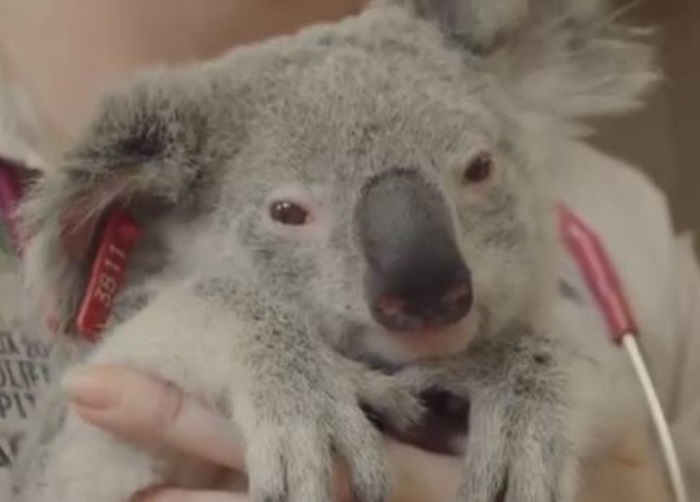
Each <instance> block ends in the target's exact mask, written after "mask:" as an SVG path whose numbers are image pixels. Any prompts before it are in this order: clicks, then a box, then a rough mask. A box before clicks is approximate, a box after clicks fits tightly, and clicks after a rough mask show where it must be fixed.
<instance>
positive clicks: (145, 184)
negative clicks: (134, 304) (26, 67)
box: [24, 1, 649, 360]
mask: <svg viewBox="0 0 700 502" xmlns="http://www.w3.org/2000/svg"><path fill="white" fill-rule="evenodd" d="M388 3H392V2H388ZM394 3H401V2H394ZM409 3H410V2H409ZM428 4H430V5H433V3H426V5H428ZM443 4H444V6H445V7H446V9H445V10H444V12H443V11H439V12H436V13H434V15H430V14H429V15H428V16H427V18H430V19H432V18H437V19H442V18H443V17H444V18H445V19H442V21H443V23H444V24H445V26H443V25H441V24H440V23H439V22H436V21H430V22H429V21H426V20H424V19H421V18H419V17H418V16H417V15H416V14H415V13H413V12H411V11H409V9H407V8H401V7H391V6H383V7H377V8H372V9H369V10H368V11H367V12H365V13H364V14H362V15H361V16H358V17H357V18H353V19H349V20H347V21H345V22H343V23H341V24H338V25H333V26H326V27H317V28H313V29H310V30H307V31H305V32H302V33H300V34H298V35H295V36H293V37H290V38H286V39H281V40H277V41H273V42H270V43H267V44H263V45H261V46H256V47H249V48H245V49H241V50H236V51H234V52H233V53H232V54H230V55H229V56H227V57H225V58H223V59H221V60H218V61H215V62H212V63H210V64H206V65H200V66H197V67H194V68H189V69H184V70H181V71H177V72H175V71H173V72H168V73H162V74H154V75H150V76H146V77H144V79H143V81H141V82H138V83H136V84H135V85H134V86H133V88H131V89H130V90H127V91H126V92H125V93H123V94H121V95H116V96H115V97H113V98H112V99H110V100H108V101H106V102H105V105H104V107H103V111H102V114H101V115H100V117H98V119H97V120H96V122H95V124H94V125H93V127H92V128H91V129H90V130H89V131H88V135H87V136H86V138H85V139H84V141H83V142H82V143H81V144H79V145H78V146H77V147H76V148H75V149H74V150H73V152H72V154H71V155H70V156H69V157H68V161H67V166H66V168H65V169H64V170H63V171H61V172H60V173H59V174H57V175H56V176H52V177H49V178H47V180H45V182H44V183H43V184H41V185H40V186H39V188H38V189H37V191H36V195H35V196H34V197H33V198H32V200H31V201H30V203H29V204H27V205H26V207H25V211H24V214H25V216H27V221H28V225H27V228H28V229H29V232H30V233H33V234H34V237H33V238H32V239H31V241H30V243H29V245H28V248H27V260H26V261H27V272H28V273H27V276H28V278H29V280H28V282H29V283H30V285H33V286H32V287H33V289H34V292H33V296H34V297H40V296H41V294H42V293H43V292H44V291H45V290H47V289H48V290H49V291H50V292H51V295H52V297H53V298H54V299H55V300H56V301H57V302H58V305H53V306H52V307H53V310H54V311H55V312H58V315H57V317H58V318H59V321H60V323H61V325H64V326H68V325H69V324H70V320H71V316H72V315H73V314H74V312H75V310H76V307H77V305H78V303H79V301H80V295H81V294H82V291H83V290H84V284H85V278H86V274H87V267H88V266H87V265H85V260H81V259H79V258H78V259H76V257H75V256H70V255H69V253H67V252H65V251H64V248H65V246H63V243H62V241H63V240H64V235H65V233H66V232H65V230H66V229H65V227H66V221H74V220H75V218H73V219H72V220H71V217H69V216H70V215H76V214H78V215H79V218H78V219H79V220H80V221H82V222H83V227H86V226H88V227H96V224H95V223H96V221H98V220H99V218H98V217H100V216H101V215H103V214H104V212H105V210H106V209H107V208H109V207H112V206H114V205H126V206H128V207H130V208H131V209H132V210H133V211H134V212H135V213H136V214H137V216H139V217H140V218H141V220H142V223H143V225H144V228H145V231H146V232H145V234H146V236H147V238H146V239H145V240H144V242H143V243H142V246H141V247H142V249H141V251H142V252H141V253H140V254H146V255H147V254H148V251H149V250H154V249H156V251H154V252H152V253H151V255H156V258H155V259H154V258H153V256H151V259H150V261H149V260H146V259H143V257H142V256H138V257H134V260H133V261H134V263H133V264H132V270H135V272H133V273H132V282H131V283H130V284H129V285H128V286H127V288H126V291H125V296H126V297H128V296H129V295H128V292H129V291H130V290H132V291H133V290H134V289H135V286H134V282H133V279H134V277H136V279H138V281H136V282H139V283H140V284H143V283H148V282H149V281H150V282H151V283H153V284H162V283H156V282H155V281H151V279H156V278H162V277H163V275H166V276H169V277H176V278H177V279H183V278H185V279H186V278H197V277H216V278H217V280H224V281H231V282H232V283H235V282H236V281H248V280H253V282H254V284H255V287H259V288H262V289H264V290H265V291H266V292H268V293H269V294H270V295H273V296H275V297H276V298H277V299H279V300H281V301H284V302H289V303H290V304H291V305H293V306H296V307H297V308H298V311H299V312H304V313H308V314H309V315H308V317H309V318H310V319H313V320H315V321H317V322H318V323H319V326H320V328H321V331H322V332H323V333H325V334H326V335H327V336H328V337H329V338H330V339H331V340H332V341H333V342H334V343H336V344H339V345H341V346H344V347H345V348H346V349H347V350H351V351H352V350H354V351H360V352H369V353H372V354H375V355H379V356H381V357H383V358H385V359H394V360H407V359H411V358H415V357H421V356H426V355H435V354H438V353H443V352H449V351H455V350H459V349H461V348H462V347H463V346H464V345H465V344H466V342H467V341H468V339H469V338H470V337H474V336H488V334H489V333H490V332H492V331H494V330H497V329H499V328H501V327H503V326H504V325H506V324H507V323H509V322H511V321H513V320H514V319H516V318H517V317H518V316H519V315H522V314H523V312H528V315H534V314H533V313H534V312H535V310H536V307H537V306H539V305H540V304H541V301H540V300H541V296H542V295H543V294H547V293H548V292H549V289H548V285H549V284H550V283H551V282H552V281H551V280H550V279H551V274H552V272H551V271H550V270H548V268H552V267H549V264H550V263H551V259H550V254H549V250H550V232H549V229H550V221H549V215H550V213H551V207H550V205H549V201H548V199H547V194H546V193H544V190H543V188H544V187H546V186H547V183H546V180H545V179H544V178H546V176H547V173H548V171H547V167H546V166H545V164H546V162H545V161H544V159H545V158H546V154H545V153H544V152H546V151H547V147H548V144H547V143H548V141H549V138H547V137H543V135H542V134H539V135H538V134H533V133H532V131H533V129H532V128H531V127H532V126H531V124H532V123H537V124H542V123H543V122H547V121H546V120H545V121H542V120H541V116H544V115H550V114H554V111H553V109H554V108H556V109H557V113H560V114H561V116H562V117H561V119H562V123H563V122H564V121H566V120H569V119H575V118H577V117H578V116H579V115H581V114H584V113H585V112H587V111H588V110H589V109H596V110H608V109H609V110H615V109H619V108H622V107H624V106H628V105H629V104H630V102H632V101H633V98H634V96H635V93H636V92H637V91H638V90H639V89H640V88H643V87H644V85H645V84H646V83H647V82H648V81H649V79H648V78H647V77H648V74H647V73H645V71H646V66H645V64H644V63H645V62H646V61H647V59H645V57H644V56H645V54H646V53H645V52H643V51H641V50H640V49H639V48H637V47H636V46H635V45H634V44H631V43H630V44H628V43H627V42H620V41H618V40H613V41H612V43H609V42H610V41H609V40H606V39H604V38H601V39H596V38H595V37H593V36H591V35H590V33H592V31H590V30H589V31H586V30H583V31H582V32H576V31H575V30H576V29H578V28H577V27H580V26H584V27H585V26H586V25H585V23H582V22H569V23H561V24H552V25H547V26H553V28H551V29H552V30H559V31H557V32H556V33H555V34H554V35H553V36H552V37H551V40H552V41H553V42H552V43H551V44H550V42H549V40H550V39H548V38H546V37H542V31H541V30H542V27H541V26H540V27H536V29H534V30H532V36H531V37H530V38H528V31H527V29H524V27H521V28H519V29H518V30H517V33H520V34H521V35H522V34H525V35H522V36H523V37H524V39H523V40H524V41H523V42H522V43H521V41H520V40H518V39H517V36H516V35H515V34H514V35H512V36H513V37H514V40H515V42H513V43H512V44H511V46H510V49H509V50H510V53H509V52H507V51H506V52H505V53H506V54H512V59H511V60H510V66H509V65H508V64H504V59H503V58H504V57H505V56H503V54H504V51H503V50H500V49H499V50H495V51H494V55H493V56H491V55H489V53H488V51H487V50H486V49H485V47H487V46H484V45H483V44H482V45H479V47H480V49H479V51H470V50H469V47H468V43H469V39H470V37H469V36H466V37H465V36H463V35H464V34H467V35H468V34H469V33H472V34H473V33H477V32H478V30H476V31H473V32H470V31H469V26H461V25H460V24H458V25H455V26H452V24H453V23H467V24H468V23H469V22H470V19H471V17H470V16H466V17H464V19H463V18H461V17H460V18H459V19H452V18H451V17H450V16H449V15H447V13H449V12H451V11H450V10H449V9H447V6H449V5H450V2H447V1H446V2H442V3H441V2H435V5H436V6H439V5H443ZM486 5H487V4H486V3H485V4H484V6H486ZM426 8H427V7H426ZM484 8H485V9H486V7H484ZM443 14H444V15H443ZM508 26H510V25H508ZM440 27H442V28H443V30H442V31H441V30H440ZM567 30H573V31H574V32H572V33H568V32H567ZM452 31H454V34H453V36H452V39H451V41H450V40H449V39H450V37H449V36H446V35H447V34H448V33H451V32H452ZM514 33H516V32H514ZM582 33H583V34H584V35H585V36H591V37H592V38H591V41H590V43H589V44H588V45H586V40H585V39H584V38H582ZM518 36H520V35H518ZM486 39H489V37H486V38H485V39H484V40H486ZM490 39H493V40H496V39H498V37H491V38H490ZM543 41H544V42H543ZM465 44H467V45H465ZM528 44H529V45H528ZM538 44H541V46H540V45H538ZM557 44H559V45H557ZM520 45H523V48H522V51H521V47H520ZM533 47H534V48H535V49H533ZM537 48H539V49H541V50H539V49H537ZM572 50H575V52H571V53H568V52H567V51H572ZM616 51H617V52H616ZM484 54H485V55H484ZM610 55H612V56H613V57H612V58H609V57H608V56H610ZM563 56H567V57H563ZM579 56H580V57H579ZM548 57H551V58H552V61H554V63H552V61H549V60H548V59H547V58H548ZM528 58H530V59H528ZM533 58H534V59H533ZM538 58H539V59H538ZM606 58H607V59H606ZM505 61H508V60H507V59H506V60H505ZM547 63H550V64H555V66H553V68H554V69H553V70H550V69H548V68H546V67H545V66H543V65H546V64H547ZM563 63H566V65H568V66H566V65H563ZM627 63H629V65H628V66H629V68H626V67H624V64H627ZM528 64H529V65H530V66H531V67H532V68H530V69H529V70H526V69H523V68H524V67H527V65H528ZM557 65H558V66H557ZM504 68H505V69H504ZM542 68H545V70H547V71H540V70H542ZM611 68H613V69H614V70H615V71H613V72H611V71H610V70H611ZM625 72H627V73H625ZM627 75H631V76H627ZM626 76H627V77H626ZM606 86H607V87H606ZM589 89H590V91H588V93H587V92H586V91H587V90H589ZM538 100H539V101H538ZM538 103H539V104H538ZM533 108H537V109H536V111H535V112H534V113H533ZM526 109H527V110H526ZM532 115H535V116H537V117H538V120H537V121H530V120H524V119H523V117H526V116H532ZM538 127H540V125H538ZM154 208H157V209H158V212H157V216H156V215H155V214H156V213H154V211H153V210H154ZM173 229H174V230H176V231H174V232H172V231H171V230H173ZM77 233H78V234H81V235H83V234H85V233H86V232H77ZM154 243H158V247H157V248H156V246H155V245H154ZM88 265H89V262H88ZM159 287H162V286H159ZM155 294H158V290H157V289H156V291H155ZM147 303H148V302H147V301H146V306H145V307H144V308H149V307H148V304H147ZM164 315H167V314H164Z"/></svg>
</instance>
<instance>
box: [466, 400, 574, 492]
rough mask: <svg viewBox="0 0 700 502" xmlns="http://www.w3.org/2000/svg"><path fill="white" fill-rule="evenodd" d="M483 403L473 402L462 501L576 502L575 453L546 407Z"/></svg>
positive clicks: (563, 431)
mask: <svg viewBox="0 0 700 502" xmlns="http://www.w3.org/2000/svg"><path fill="white" fill-rule="evenodd" d="M480 404H481V406H483V403H475V404H473V406H472V411H471V417H470V418H471V423H470V430H469V434H470V438H469V440H468V442H467V455H466V457H465V466H464V471H463V475H462V478H461V484H460V489H459V497H458V500H459V501H464V502H467V501H468V502H573V501H574V500H575V480H576V472H577V469H576V456H575V455H574V453H573V448H572V447H571V444H570V441H569V438H568V436H567V434H566V433H565V430H564V429H563V428H562V427H560V426H559V424H556V423H552V422H551V421H550V420H549V416H548V415H549V414H548V413H546V412H545V413H543V414H541V415H539V416H538V415H537V414H534V415H531V416H527V415H528V414H529V412H530V411H532V410H518V409H517V407H518V406H519V405H518V404H515V405H507V406H502V407H488V406H487V408H482V409H481V411H480Z"/></svg>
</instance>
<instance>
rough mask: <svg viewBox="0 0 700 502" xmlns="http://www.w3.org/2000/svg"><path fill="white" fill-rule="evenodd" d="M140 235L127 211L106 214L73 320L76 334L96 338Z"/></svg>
mask: <svg viewBox="0 0 700 502" xmlns="http://www.w3.org/2000/svg"><path fill="white" fill-rule="evenodd" d="M140 234H141V229H140V228H139V226H138V223H137V222H136V220H135V219H134V218H133V217H132V216H131V214H130V213H129V212H128V211H126V210H124V209H117V210H116V211H114V212H113V213H112V214H111V215H110V216H109V217H108V219H107V222H106V223H105V226H104V229H103V230H102V236H101V239H100V243H99V247H98V248H97V254H96V255H95V261H94V262H93V264H92V270H91V271H90V278H89V280H88V285H87V289H86V290H85V296H84V297H83V301H82V304H81V305H80V309H79V310H78V316H77V318H76V320H75V327H76V330H77V332H78V334H80V335H81V336H82V337H84V338H85V339H87V340H89V341H95V340H96V339H97V337H98V336H99V334H100V333H101V332H102V330H103V329H104V327H105V324H106V323H107V320H108V319H109V315H110V313H111V312H112V305H113V302H114V298H115V297H116V295H117V293H118V292H119V290H120V289H121V287H122V285H123V283H124V276H125V275H126V270H127V265H128V262H129V256H130V255H131V252H132V251H133V249H134V246H135V244H136V241H137V240H138V238H139V235H140Z"/></svg>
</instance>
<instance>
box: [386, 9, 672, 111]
mask: <svg viewBox="0 0 700 502" xmlns="http://www.w3.org/2000/svg"><path fill="white" fill-rule="evenodd" d="M387 1H388V2H389V3H395V4H396V3H399V4H404V5H407V6H409V7H410V8H412V9H414V11H415V12H416V13H417V14H418V15H420V16H422V17H426V18H429V19H432V20H435V21H437V22H438V23H439V25H440V26H441V29H442V30H443V31H444V32H445V34H446V35H447V36H448V38H449V39H450V40H452V42H453V43H456V44H457V45H458V46H460V47H462V48H463V49H464V50H465V51H466V52H468V53H470V54H471V55H473V56H475V57H477V58H478V59H479V60H480V61H481V62H482V63H483V64H484V69H485V70H486V71H489V72H492V73H494V74H495V75H496V77H497V78H498V80H499V82H500V83H502V84H504V85H508V86H510V87H511V88H512V90H513V91H514V95H515V96H516V98H517V99H520V100H522V102H523V104H524V106H526V107H528V108H529V109H530V110H531V111H533V112H534V113H537V114H542V115H549V116H552V117H555V118H560V119H563V120H574V121H575V120H576V119H579V118H585V117H588V116H594V115H601V114H610V113H618V112H622V111H626V110H628V109H630V108H634V107H635V106H637V105H638V104H640V96H641V95H642V94H643V93H644V91H646V90H647V89H648V88H649V87H650V85H651V84H653V83H655V82H656V80H657V78H658V73H657V71H656V70H655V68H654V67H653V61H652V60H653V57H652V50H651V48H650V47H649V46H648V45H647V44H646V43H644V40H643V39H644V38H645V37H646V36H647V35H648V33H644V32H643V31H642V30H635V29H632V28H628V27H623V26H621V25H619V24H618V23H617V22H616V17H619V15H620V14H621V13H615V12H611V11H610V9H609V8H608V7H609V6H608V5H607V4H608V2H607V1H606V0H387Z"/></svg>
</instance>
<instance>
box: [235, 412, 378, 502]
mask: <svg viewBox="0 0 700 502" xmlns="http://www.w3.org/2000/svg"><path fill="white" fill-rule="evenodd" d="M339 407H340V408H339V409H340V410H341V411H340V412H338V413H333V414H326V415H325V416H324V418H323V423H310V422H299V421H296V420H293V421H290V422H289V423H286V424H285V425H284V426H265V425H261V426H260V428H259V430H258V431H257V433H256V434H255V435H254V436H255V438H254V439H253V440H252V441H250V442H249V444H248V459H247V461H248V467H249V472H250V493H251V498H252V500H253V501H254V502H272V501H274V502H327V501H330V500H333V498H334V497H333V489H334V474H335V473H334V471H333V458H332V455H331V453H332V452H334V453H337V454H339V456H340V457H341V458H342V459H343V460H344V461H345V462H346V463H347V465H348V467H349V470H350V475H351V478H350V481H351V488H352V493H353V495H354V497H355V498H354V499H353V500H358V501H362V502H381V501H384V500H386V499H387V497H388V494H389V477H388V474H387V470H386V466H385V464H384V457H383V454H382V450H381V439H380V437H379V434H378V433H377V432H376V431H374V429H373V428H372V427H371V426H370V424H369V423H368V422H367V420H366V418H365V417H364V415H363V414H362V412H361V411H360V410H359V409H354V408H352V409H349V407H345V406H344V405H342V404H341V405H339Z"/></svg>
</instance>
